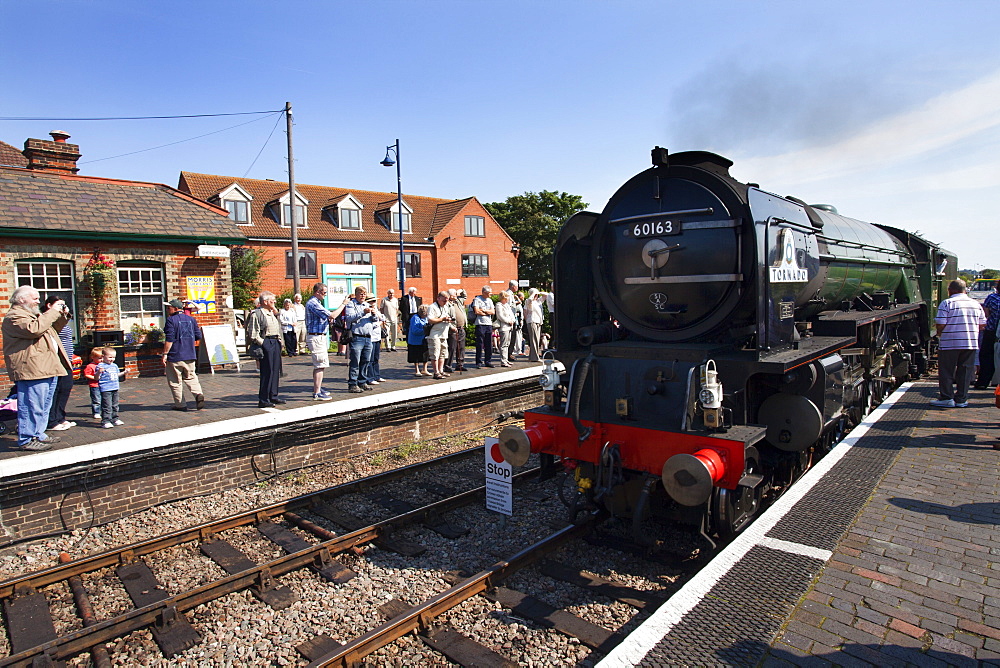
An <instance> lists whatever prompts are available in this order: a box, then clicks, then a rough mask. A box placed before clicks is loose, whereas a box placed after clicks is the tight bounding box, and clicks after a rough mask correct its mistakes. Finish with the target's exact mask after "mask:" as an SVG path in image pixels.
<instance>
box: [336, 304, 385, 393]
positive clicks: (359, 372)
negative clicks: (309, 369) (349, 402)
mask: <svg viewBox="0 0 1000 668" xmlns="http://www.w3.org/2000/svg"><path fill="white" fill-rule="evenodd" d="M344 321H345V322H346V323H347V328H348V329H349V330H351V342H350V343H349V344H348V345H349V355H350V357H349V358H348V359H349V362H348V368H347V391H348V392H353V393H354V394H357V393H359V392H364V391H365V390H371V389H372V387H371V386H369V385H368V381H369V380H375V379H374V378H367V377H365V375H364V373H365V372H366V371H367V370H368V368H369V366H370V364H369V362H371V357H372V330H373V329H374V328H375V327H379V326H380V325H379V321H378V315H376V311H375V306H374V304H369V303H368V289H367V288H365V287H364V286H362V285H359V286H358V287H356V288H354V297H352V298H351V299H349V300H347V303H346V304H345V305H344Z"/></svg>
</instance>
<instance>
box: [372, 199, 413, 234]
mask: <svg viewBox="0 0 1000 668" xmlns="http://www.w3.org/2000/svg"><path fill="white" fill-rule="evenodd" d="M375 211H376V212H377V213H378V216H379V218H380V219H381V220H382V223H383V224H386V225H388V227H389V229H390V230H391V231H393V232H399V226H400V223H402V225H403V233H404V234H409V233H410V232H412V231H413V228H412V226H411V220H410V218H411V217H412V215H413V209H411V208H410V207H409V206H408V205H407V204H406V202H403V211H402V216H400V211H399V202H398V201H396V200H391V201H389V202H382V204H380V205H379V208H378V209H376V210H375Z"/></svg>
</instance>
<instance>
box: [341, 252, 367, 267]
mask: <svg viewBox="0 0 1000 668" xmlns="http://www.w3.org/2000/svg"><path fill="white" fill-rule="evenodd" d="M371 263H372V254H371V253H369V252H368V251H345V252H344V264H371Z"/></svg>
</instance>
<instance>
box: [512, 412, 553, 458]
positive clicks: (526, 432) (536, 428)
mask: <svg viewBox="0 0 1000 668" xmlns="http://www.w3.org/2000/svg"><path fill="white" fill-rule="evenodd" d="M554 439H555V431H554V430H553V429H552V427H550V426H549V425H548V424H546V423H545V422H537V423H535V424H533V425H530V426H528V427H525V428H524V429H521V428H520V427H515V426H514V425H508V426H506V427H504V428H503V429H502V430H500V453H501V454H502V455H503V458H504V459H505V460H507V462H508V463H509V464H510V465H511V466H524V465H525V464H527V463H528V457H530V456H531V453H532V451H534V452H538V451H539V450H541V449H542V448H543V447H546V446H550V445H552V441H553V440H554Z"/></svg>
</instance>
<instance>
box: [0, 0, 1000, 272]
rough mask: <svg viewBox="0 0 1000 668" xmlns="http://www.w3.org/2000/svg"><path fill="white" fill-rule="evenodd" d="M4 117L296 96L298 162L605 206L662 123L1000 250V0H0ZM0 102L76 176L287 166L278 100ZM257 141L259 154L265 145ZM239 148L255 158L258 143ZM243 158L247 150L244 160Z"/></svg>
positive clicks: (855, 206)
mask: <svg viewBox="0 0 1000 668" xmlns="http://www.w3.org/2000/svg"><path fill="white" fill-rule="evenodd" d="M0 25H3V26H4V38H3V48H2V49H0V63H2V71H3V73H4V75H3V93H4V94H3V96H2V100H0V116H3V117H14V116H17V117H59V118H65V117H90V116H147V115H171V114H198V113H223V112H240V111H256V110H267V109H280V108H282V107H283V106H284V103H285V101H286V100H288V101H290V102H291V103H292V105H293V108H294V115H295V121H296V124H295V128H294V139H295V157H296V167H295V171H296V180H297V181H298V182H299V183H314V184H322V185H332V186H344V187H348V188H356V189H359V190H362V189H363V190H385V191H391V190H395V174H394V173H393V170H389V169H386V168H384V167H382V166H380V165H379V164H378V163H379V161H380V160H381V159H382V157H383V155H384V153H385V146H386V145H387V144H391V143H393V142H394V141H395V139H396V138H399V139H400V142H401V154H402V155H401V158H402V160H401V167H402V179H403V194H404V196H405V195H406V193H407V192H411V193H415V194H421V195H429V196H435V197H453V198H459V197H466V196H469V195H475V196H477V197H479V198H480V200H482V201H484V202H489V201H495V200H502V199H504V198H506V197H508V196H510V195H515V194H519V193H522V192H525V191H538V190H542V189H547V190H562V191H567V192H570V193H573V194H578V195H581V196H582V197H583V198H584V200H585V201H587V202H589V203H590V205H591V207H590V208H591V209H594V210H600V209H601V208H602V207H603V206H604V204H605V203H606V201H607V199H608V198H609V197H610V196H611V195H612V194H613V193H614V191H615V190H616V189H617V187H618V186H619V185H621V184H622V183H624V182H625V181H626V180H627V179H628V178H629V177H630V176H632V175H633V174H635V173H636V172H639V171H641V170H643V169H645V168H646V167H647V166H648V165H649V150H650V148H652V147H653V146H654V145H660V146H666V147H668V148H669V149H670V150H671V151H673V152H677V151H681V150H695V149H697V150H710V151H714V152H716V153H720V154H722V155H724V156H726V157H728V158H730V159H731V160H733V161H734V162H735V165H734V167H733V169H732V172H733V174H734V176H736V177H737V178H740V179H742V180H747V181H753V182H756V183H759V184H760V185H761V187H763V188H764V189H765V190H770V191H772V192H777V193H778V194H782V195H786V194H788V195H795V196H797V197H800V198H802V199H804V200H806V201H810V202H817V203H818V202H823V203H831V204H834V205H836V206H837V207H838V208H839V210H840V212H841V213H843V214H845V215H849V216H853V217H856V218H860V219H862V220H870V221H878V222H884V223H888V224H891V225H894V226H898V227H902V228H905V229H909V230H912V231H919V232H921V233H923V234H924V235H925V236H927V237H929V238H931V239H934V240H936V241H939V242H941V243H942V244H943V245H945V246H946V247H947V248H949V249H951V250H953V251H955V252H957V253H958V254H959V257H960V258H961V265H962V266H963V267H968V268H975V266H976V265H984V266H987V267H989V266H992V267H1000V255H998V250H1000V244H998V243H997V241H998V240H1000V232H998V226H997V222H996V220H995V219H996V213H995V211H996V206H995V200H996V199H997V197H998V195H1000V189H998V186H1000V2H998V0H990V1H979V0H951V1H950V2H928V1H919V0H917V1H914V0H910V1H908V2H878V1H876V0H870V1H866V2H860V1H854V0H841V1H839V2H829V1H826V0H821V1H814V2H807V1H805V0H800V1H798V2H782V1H778V2H775V1H771V2H749V1H747V2H721V1H712V0H702V1H699V2H669V1H659V2H638V1H631V2H630V1H617V2H592V1H587V0H576V1H574V2H561V1H548V2H546V1H541V0H535V1H533V2H525V1H521V0H503V1H493V0H466V1H464V2H450V1H449V2H445V1H436V0H395V1H384V0H366V1H364V2H351V3H346V2H297V1H294V0H291V1H286V2H280V3H275V2H260V1H255V0H244V1H242V2H216V1H212V0H209V1H203V2H198V3H195V2H189V1H187V0H178V1H176V2H172V3H163V2H135V0H130V1H127V2H126V1H120V0H101V1H100V2H95V1H93V0H85V1H84V0H81V1H77V0H63V1H59V2H56V1H51V0H31V1H28V0H18V1H13V0H0ZM249 120H252V117H229V118H212V119H192V120H163V121H117V122H73V121H59V122H56V121H0V139H2V140H4V141H6V142H8V143H10V144H13V145H15V146H18V147H20V146H21V144H22V143H23V141H24V139H25V138H27V137H39V138H48V134H47V133H48V132H49V131H50V130H55V129H59V130H64V131H66V132H68V133H70V134H71V135H72V139H71V140H70V141H72V142H76V143H79V144H80V147H81V152H82V153H83V154H84V156H83V158H81V161H80V167H81V173H84V174H92V175H99V176H108V177H116V178H131V179H137V180H145V181H155V182H162V183H168V184H170V185H176V183H177V176H178V173H179V172H180V171H181V170H187V171H195V172H206V173H214V174H225V175H232V176H243V175H244V174H246V175H247V176H250V177H253V178H273V179H278V180H285V179H286V178H287V168H286V164H285V136H284V122H283V121H281V122H280V123H279V125H278V126H277V129H275V130H274V134H273V136H272V137H271V139H270V142H269V143H268V144H267V145H266V147H264V146H265V140H266V139H267V137H268V135H269V133H271V131H272V128H274V126H275V120H277V117H276V116H268V117H266V118H261V119H260V120H257V121H255V122H250V123H248V124H246V125H243V126H241V127H237V128H234V129H230V130H225V131H222V132H217V133H216V134H212V135H210V136H207V137H203V138H201V139H198V140H194V141H189V142H184V143H181V144H177V145H175V146H171V147H168V148H163V149H159V150H154V151H146V152H142V153H137V154H134V155H130V156H127V157H120V158H115V159H110V160H103V159H102V158H109V157H112V156H118V155H120V154H124V153H129V152H133V151H139V150H141V149H146V148H150V147H153V146H158V145H161V144H167V143H170V142H176V141H180V140H184V139H188V138H190V137H195V136H197V135H202V134H206V133H210V132H216V131H219V130H223V129H224V128H228V127H230V126H233V125H236V124H237V123H244V122H246V121H249ZM262 147H264V150H263V152H262V153H261V154H260V157H259V158H258V159H257V161H256V163H254V158H255V156H257V154H258V152H260V151H261V148H262ZM252 163H253V167H252V168H251V164H252ZM248 170H249V172H248Z"/></svg>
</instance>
